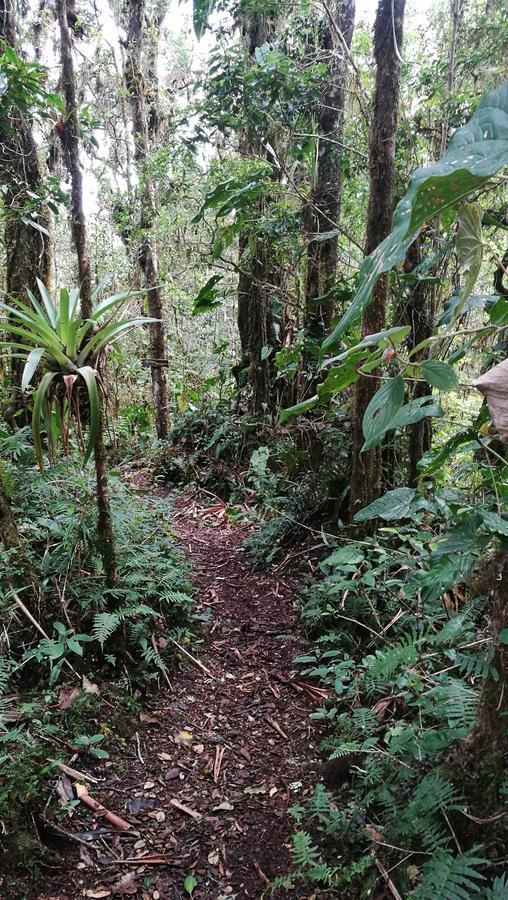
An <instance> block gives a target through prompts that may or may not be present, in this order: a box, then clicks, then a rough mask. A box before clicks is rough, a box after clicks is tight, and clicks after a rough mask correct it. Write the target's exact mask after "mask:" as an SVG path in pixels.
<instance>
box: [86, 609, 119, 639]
mask: <svg viewBox="0 0 508 900" xmlns="http://www.w3.org/2000/svg"><path fill="white" fill-rule="evenodd" d="M119 624H120V618H119V616H118V613H109V612H99V613H96V614H95V616H94V620H93V626H92V637H93V638H94V639H95V640H96V641H98V642H99V644H100V645H101V647H104V644H105V643H106V641H107V640H108V638H110V637H111V635H112V634H113V633H114V632H115V631H116V629H117V628H118V626H119Z"/></svg>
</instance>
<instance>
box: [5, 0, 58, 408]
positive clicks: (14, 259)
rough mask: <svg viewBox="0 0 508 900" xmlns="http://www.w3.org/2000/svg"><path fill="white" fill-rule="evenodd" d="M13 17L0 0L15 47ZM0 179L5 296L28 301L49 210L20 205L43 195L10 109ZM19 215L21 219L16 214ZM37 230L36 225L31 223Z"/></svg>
mask: <svg viewBox="0 0 508 900" xmlns="http://www.w3.org/2000/svg"><path fill="white" fill-rule="evenodd" d="M16 36H17V35H16V21H15V18H14V4H13V3H12V2H11V0H0V39H1V40H3V41H5V43H6V44H8V45H9V46H10V47H12V48H13V49H16ZM0 179H1V181H2V184H3V185H4V190H5V193H4V194H3V197H2V201H3V218H4V241H5V260H6V276H5V289H6V293H7V295H8V297H10V298H11V299H16V298H17V299H19V300H21V301H22V302H24V303H27V302H29V300H28V296H27V289H30V290H31V291H33V292H34V293H35V294H38V293H39V291H38V287H37V278H39V279H40V280H41V281H42V282H43V283H44V284H45V285H48V284H49V280H50V276H51V240H50V235H49V229H50V219H49V211H48V209H47V207H46V206H45V204H42V203H41V204H40V205H39V207H38V209H37V219H36V220H34V221H35V223H36V224H35V225H34V226H32V225H30V217H29V216H26V208H27V207H28V206H29V205H30V206H33V196H30V195H31V194H36V195H38V196H42V195H43V191H42V186H43V185H42V181H43V179H42V171H41V165H40V162H39V157H38V155H37V145H36V143H35V140H34V137H33V134H32V130H31V127H30V121H29V120H28V119H27V118H26V117H23V116H22V115H21V114H20V113H19V112H18V111H17V110H15V109H13V110H12V112H11V115H10V118H9V122H8V123H5V124H4V126H3V127H0ZM22 216H23V217H24V218H25V221H24V222H23V221H22V218H21V217H22ZM37 225H38V226H40V228H42V229H43V230H42V231H41V230H39V228H37V227H36V226H37ZM22 368H23V364H22V361H21V360H17V359H13V361H12V381H13V394H12V397H11V400H10V403H9V407H8V409H7V410H6V418H7V419H8V420H9V421H10V422H12V424H13V425H14V424H15V419H14V418H13V417H14V415H15V413H17V412H19V411H20V410H21V409H23V406H24V404H23V399H22V396H21V391H20V382H21V372H22Z"/></svg>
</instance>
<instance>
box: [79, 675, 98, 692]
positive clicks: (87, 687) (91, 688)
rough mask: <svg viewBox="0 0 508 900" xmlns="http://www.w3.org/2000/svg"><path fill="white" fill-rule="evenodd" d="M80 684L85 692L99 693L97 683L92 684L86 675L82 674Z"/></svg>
mask: <svg viewBox="0 0 508 900" xmlns="http://www.w3.org/2000/svg"><path fill="white" fill-rule="evenodd" d="M81 686H82V688H83V690H84V692H85V694H98V693H99V685H98V684H94V682H93V681H89V680H88V678H87V677H86V675H83V681H82V682H81Z"/></svg>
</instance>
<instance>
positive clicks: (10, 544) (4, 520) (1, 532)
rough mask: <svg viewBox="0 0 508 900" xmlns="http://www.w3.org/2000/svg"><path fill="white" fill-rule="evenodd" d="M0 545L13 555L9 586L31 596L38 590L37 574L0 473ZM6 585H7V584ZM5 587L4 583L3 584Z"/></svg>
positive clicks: (35, 594)
mask: <svg viewBox="0 0 508 900" xmlns="http://www.w3.org/2000/svg"><path fill="white" fill-rule="evenodd" d="M0 546H3V547H4V548H5V549H6V550H8V551H11V552H12V554H13V557H14V562H15V569H16V572H15V574H14V576H13V579H12V582H13V583H12V585H11V587H14V588H16V589H17V590H19V591H21V590H23V591H25V590H26V589H28V593H29V595H30V596H31V597H32V598H35V597H36V596H37V594H38V592H39V585H38V582H37V576H36V574H35V572H34V570H33V568H32V566H31V565H30V563H29V561H28V559H27V557H26V553H25V542H24V540H23V538H22V536H21V534H20V533H19V530H18V526H17V523H16V518H15V516H14V513H13V511H12V509H11V505H10V503H9V501H8V499H7V496H6V494H5V490H4V487H3V484H2V479H1V475H0ZM7 586H8V585H7ZM4 587H6V585H4Z"/></svg>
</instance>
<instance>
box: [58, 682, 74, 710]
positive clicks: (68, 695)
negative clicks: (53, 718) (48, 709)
mask: <svg viewBox="0 0 508 900" xmlns="http://www.w3.org/2000/svg"><path fill="white" fill-rule="evenodd" d="M76 697H79V688H77V687H63V688H61V690H60V693H59V694H58V706H59V709H69V706H70V705H71V703H72V702H73V700H75V699H76Z"/></svg>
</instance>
